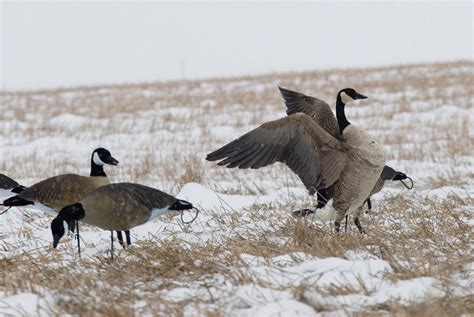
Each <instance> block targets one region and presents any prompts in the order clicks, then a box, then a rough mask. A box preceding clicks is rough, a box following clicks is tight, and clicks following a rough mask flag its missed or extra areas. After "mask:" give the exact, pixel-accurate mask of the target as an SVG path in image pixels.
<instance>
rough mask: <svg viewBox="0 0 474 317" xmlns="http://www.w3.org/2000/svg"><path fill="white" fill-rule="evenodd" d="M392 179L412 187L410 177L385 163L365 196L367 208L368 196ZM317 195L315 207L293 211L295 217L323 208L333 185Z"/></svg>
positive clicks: (331, 195) (329, 197) (370, 203)
mask: <svg viewBox="0 0 474 317" xmlns="http://www.w3.org/2000/svg"><path fill="white" fill-rule="evenodd" d="M405 179H409V180H410V181H411V185H410V186H408V185H406V184H405V183H404V182H403V180H405ZM394 181H400V182H401V183H402V184H403V185H404V186H405V187H406V188H408V189H412V188H413V180H412V179H411V178H410V177H408V176H407V175H406V174H405V173H402V172H398V171H396V170H394V169H393V168H391V167H390V166H387V165H385V166H384V167H383V170H382V173H381V174H380V176H379V178H378V179H377V182H376V183H375V185H374V188H372V191H371V192H370V195H369V197H367V199H366V201H365V202H366V203H367V206H368V209H369V210H372V202H371V200H370V197H372V196H373V195H375V194H377V193H378V192H380V191H381V190H382V188H383V187H384V186H385V185H386V184H388V183H390V182H394ZM317 197H318V203H317V205H316V206H315V207H313V208H307V209H303V210H297V211H294V212H293V215H294V216H297V217H304V216H307V215H310V214H314V213H315V212H317V209H321V208H324V207H325V206H326V204H327V202H328V201H329V200H330V199H332V198H333V197H334V186H331V187H329V188H327V189H324V190H322V191H320V192H318V196H317ZM346 217H347V216H346ZM346 226H347V218H346ZM359 230H362V228H359Z"/></svg>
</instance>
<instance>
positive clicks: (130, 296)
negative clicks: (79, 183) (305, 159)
mask: <svg viewBox="0 0 474 317" xmlns="http://www.w3.org/2000/svg"><path fill="white" fill-rule="evenodd" d="M473 71H474V65H473V64H472V63H471V62H456V63H449V64H448V63H445V64H432V65H413V66H396V67H386V68H373V69H350V70H328V71H321V72H305V73H287V74H273V75H264V76H258V77H246V78H230V79H212V80H207V81H187V82H165V83H144V84H139V85H128V86H103V87H79V88H77V89H67V90H61V89H58V90H51V91H36V92H15V93H14V92H12V93H8V92H6V93H2V94H1V104H0V106H1V111H0V132H1V133H0V172H1V173H4V174H7V175H9V176H11V177H13V178H15V179H16V180H17V181H19V182H20V183H21V184H23V185H25V186H28V185H30V184H33V183H35V182H37V181H39V180H41V179H43V178H45V177H49V176H53V175H58V174H61V173H66V172H68V173H71V172H72V173H79V174H84V175H87V174H88V173H89V168H90V166H89V161H90V153H91V152H92V150H93V149H94V148H96V147H99V146H103V147H105V148H107V149H109V150H110V151H111V153H112V155H113V156H114V157H116V158H117V159H118V160H119V161H120V164H119V165H118V166H107V167H106V173H107V174H108V175H109V177H110V178H111V179H112V180H113V181H115V182H119V181H129V182H138V183H142V184H145V185H149V186H153V187H156V188H159V189H162V190H164V191H167V192H169V193H170V194H173V195H176V196H177V197H179V198H182V199H187V200H189V201H191V202H192V203H193V204H195V205H197V206H199V208H200V210H201V213H200V215H199V217H198V218H197V220H196V221H195V222H193V223H192V224H190V225H185V224H182V223H181V222H180V220H179V217H171V216H167V217H165V218H164V219H159V220H156V221H153V222H151V223H148V224H145V225H143V226H140V227H138V228H136V229H134V230H132V239H133V243H134V245H133V246H132V247H130V248H127V249H125V250H124V249H121V247H120V246H119V245H118V244H116V251H117V252H118V257H117V258H116V260H115V261H114V262H113V263H110V261H109V249H110V234H109V233H108V232H105V231H102V230H99V229H97V228H93V227H90V226H85V225H83V226H82V232H81V237H82V240H83V253H82V258H81V259H79V258H78V256H77V251H76V248H75V246H76V244H75V242H74V241H73V239H72V238H71V237H70V238H68V239H63V240H62V241H61V243H60V245H59V247H58V249H57V250H54V249H52V237H51V232H50V229H49V224H50V221H51V218H49V217H48V216H45V215H43V214H42V213H40V212H37V211H34V210H28V209H11V210H10V211H8V213H6V214H5V215H3V216H1V218H0V219H1V223H2V229H1V230H0V270H1V272H2V277H1V281H0V314H12V315H29V316H31V315H41V316H46V315H50V314H88V313H98V314H106V315H124V316H125V315H131V314H136V315H142V314H148V315H156V314H161V315H185V316H195V315H210V316H318V315H323V316H343V315H351V314H353V313H372V314H378V313H388V314H397V313H401V314H402V315H417V314H420V313H425V314H431V315H434V316H436V315H439V316H444V315H459V314H472V313H474V283H473V280H474V273H473V269H474V259H473V256H472V254H471V251H472V245H471V239H470V237H471V234H472V233H471V231H472V226H473V224H474V221H473V217H472V216H473V211H474V201H473V199H474V149H473V139H474V128H473V126H474V108H473V102H474V96H473V93H472V87H473ZM277 85H281V86H283V87H287V88H290V89H294V90H297V91H301V92H303V93H306V94H308V95H313V96H317V97H319V98H321V99H323V100H327V101H328V102H329V103H330V104H334V99H335V95H336V93H337V91H338V90H339V89H341V88H345V87H354V88H356V89H357V90H358V91H360V92H361V93H363V94H365V95H367V96H369V99H367V100H364V101H361V102H359V103H357V104H354V105H351V106H348V107H347V108H346V111H347V117H348V119H349V121H351V122H352V123H353V124H357V125H358V126H360V127H363V128H364V129H366V130H367V131H369V133H370V134H371V135H373V136H374V137H376V138H377V139H378V140H379V142H380V143H381V144H383V145H384V147H385V149H386V150H387V152H388V153H389V161H388V162H387V164H388V165H390V166H392V167H394V168H395V169H397V170H400V171H403V172H405V173H407V174H408V175H410V176H411V177H412V178H413V179H414V181H415V188H414V189H413V190H411V191H408V190H407V189H405V188H404V187H403V186H402V185H401V184H400V183H398V184H395V183H394V184H392V185H390V186H389V187H387V188H385V189H384V190H383V191H382V192H380V193H379V194H377V195H376V196H374V199H373V211H372V212H371V213H369V214H367V215H365V217H364V218H363V219H362V224H363V225H364V226H365V229H366V231H367V234H366V235H360V234H359V233H358V231H357V230H356V229H355V228H354V226H353V225H349V230H348V232H347V233H346V234H339V235H337V234H335V233H334V232H332V231H333V230H332V228H331V226H330V225H329V224H324V223H319V222H318V221H315V220H314V219H311V217H309V218H308V219H304V220H299V219H295V218H293V217H292V216H291V212H290V211H292V210H295V209H301V208H305V207H309V206H312V204H313V203H314V198H313V197H308V195H307V192H306V190H305V189H304V187H303V185H302V184H301V182H300V181H299V179H298V178H297V177H296V176H295V175H293V174H292V172H291V171H290V170H289V169H288V168H286V167H285V166H284V165H281V164H275V165H274V166H271V167H266V168H263V169H259V170H233V169H225V168H222V167H219V166H217V165H216V164H214V163H210V162H207V161H205V160H204V157H205V155H206V154H207V153H209V152H211V151H213V150H215V149H217V148H218V147H220V146H222V145H224V144H226V143H227V142H228V141H231V140H233V139H234V138H236V137H238V136H240V135H241V134H243V133H244V132H246V131H249V130H250V129H253V128H255V127H256V126H258V125H259V124H261V123H263V122H265V121H268V120H272V119H277V118H279V117H282V116H284V115H285V106H284V104H283V102H282V99H281V97H280V95H279V91H278V88H277ZM184 216H185V218H191V217H192V215H187V214H185V215H184Z"/></svg>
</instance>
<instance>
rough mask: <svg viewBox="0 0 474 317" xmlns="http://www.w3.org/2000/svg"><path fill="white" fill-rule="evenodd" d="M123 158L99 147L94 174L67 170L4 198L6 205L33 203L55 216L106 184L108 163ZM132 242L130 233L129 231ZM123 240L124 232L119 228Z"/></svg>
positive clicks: (96, 151)
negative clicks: (74, 172)
mask: <svg viewBox="0 0 474 317" xmlns="http://www.w3.org/2000/svg"><path fill="white" fill-rule="evenodd" d="M118 163H119V162H118V161H117V160H116V159H115V158H113V157H112V155H111V154H110V152H109V151H108V150H106V149H104V148H98V149H95V150H94V151H93V152H92V155H91V173H90V177H87V176H81V175H77V174H63V175H59V176H54V177H50V178H47V179H45V180H42V181H41V182H39V183H36V184H34V185H32V186H31V187H29V188H27V189H26V190H24V191H22V192H21V193H20V194H18V195H16V196H13V197H10V198H9V199H7V200H5V201H4V202H3V205H4V206H9V207H19V206H30V207H33V208H36V209H39V210H41V211H43V212H44V213H46V214H48V215H51V216H53V217H55V216H56V215H57V214H58V211H59V210H61V208H62V207H64V206H66V205H70V204H72V203H74V202H76V201H78V200H80V199H81V198H82V197H83V196H84V195H85V194H87V193H88V192H90V191H91V190H93V189H95V188H97V187H99V186H102V185H106V184H108V183H109V179H108V178H107V177H106V176H107V175H106V174H105V172H104V165H105V164H108V165H117V164H118ZM125 234H126V236H127V243H128V244H130V233H129V232H126V233H125ZM117 235H118V237H119V240H120V241H121V242H122V245H124V244H123V238H122V234H121V233H119V232H117Z"/></svg>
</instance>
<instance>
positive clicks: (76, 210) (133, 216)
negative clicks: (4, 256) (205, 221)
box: [51, 183, 194, 257]
mask: <svg viewBox="0 0 474 317" xmlns="http://www.w3.org/2000/svg"><path fill="white" fill-rule="evenodd" d="M187 209H194V207H193V205H192V204H191V203H189V202H187V201H184V200H180V199H177V198H175V197H173V196H171V195H168V194H166V193H164V192H162V191H159V190H157V189H154V188H151V187H147V186H144V185H140V184H132V183H116V184H109V185H105V186H102V187H99V188H97V189H95V190H93V191H91V192H90V193H88V194H87V195H85V196H84V197H82V199H81V200H80V201H79V202H77V203H74V204H71V205H68V206H65V207H63V208H62V209H61V211H60V212H59V214H58V215H57V216H56V218H54V220H53V221H52V222H51V231H52V233H53V247H54V248H56V246H57V245H58V243H59V240H60V239H61V237H62V236H63V235H64V233H65V232H66V230H67V228H70V227H74V222H75V221H79V220H81V221H83V222H84V223H87V224H90V225H94V226H97V227H99V228H102V229H104V230H110V231H111V233H112V232H113V230H116V231H129V230H130V229H131V228H133V227H136V226H139V225H141V224H144V223H146V222H148V221H151V220H153V219H155V218H156V217H158V216H162V215H166V214H169V213H172V212H175V211H181V210H187ZM111 241H112V252H113V235H111ZM112 257H113V253H112Z"/></svg>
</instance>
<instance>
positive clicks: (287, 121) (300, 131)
mask: <svg viewBox="0 0 474 317" xmlns="http://www.w3.org/2000/svg"><path fill="white" fill-rule="evenodd" d="M343 146H344V145H343V143H342V142H340V141H339V140H337V139H335V138H334V137H332V136H331V135H330V134H329V133H327V132H326V131H325V130H324V129H323V128H322V127H321V126H319V125H318V124H317V123H316V122H315V121H313V120H312V119H311V118H310V117H309V116H307V115H305V114H302V113H298V114H294V115H290V116H288V117H285V118H281V119H278V120H275V121H270V122H267V123H265V124H263V125H261V126H260V127H258V128H256V129H254V130H252V131H250V132H248V133H246V134H244V135H243V136H241V137H240V138H238V139H236V140H234V141H232V142H230V143H229V144H227V145H225V146H223V147H222V148H220V149H218V150H216V151H214V152H212V153H210V154H208V155H207V157H206V159H207V160H209V161H218V160H219V161H220V162H219V163H218V165H224V166H227V167H228V168H234V167H238V168H253V169H256V168H260V167H264V166H267V165H270V164H273V163H275V162H282V163H284V164H286V165H287V166H288V167H289V168H290V169H291V170H292V171H293V172H295V173H296V174H297V175H298V176H299V177H300V179H301V181H302V182H303V184H304V185H305V186H306V188H307V189H308V190H309V192H310V194H314V193H315V191H316V190H318V189H320V188H325V187H326V186H329V185H331V184H333V183H334V182H335V181H336V180H337V179H338V178H339V175H340V173H341V170H342V168H343V167H344V164H345V162H346V159H347V156H346V154H345V153H344V151H343Z"/></svg>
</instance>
